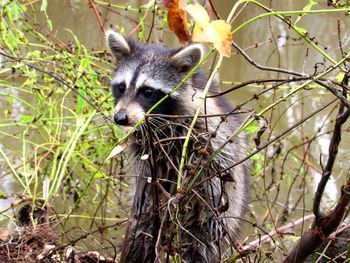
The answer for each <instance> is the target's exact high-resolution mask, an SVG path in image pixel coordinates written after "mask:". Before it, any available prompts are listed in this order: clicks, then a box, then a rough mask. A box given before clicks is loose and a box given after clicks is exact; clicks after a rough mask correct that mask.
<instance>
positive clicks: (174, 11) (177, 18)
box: [164, 0, 190, 43]
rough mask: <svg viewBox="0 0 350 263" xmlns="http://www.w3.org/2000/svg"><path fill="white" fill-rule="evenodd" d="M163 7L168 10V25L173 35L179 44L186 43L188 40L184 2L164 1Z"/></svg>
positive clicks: (182, 0)
mask: <svg viewBox="0 0 350 263" xmlns="http://www.w3.org/2000/svg"><path fill="white" fill-rule="evenodd" d="M164 4H165V7H166V8H168V25H169V28H170V30H171V31H173V32H174V33H175V35H176V36H177V38H178V39H179V40H180V42H182V43H183V42H187V41H188V40H189V39H190V36H189V33H188V28H187V21H186V12H185V6H186V2H185V0H165V1H164Z"/></svg>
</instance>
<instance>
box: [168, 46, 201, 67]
mask: <svg viewBox="0 0 350 263" xmlns="http://www.w3.org/2000/svg"><path fill="white" fill-rule="evenodd" d="M203 53H204V48H203V46H202V45H200V44H194V45H190V46H188V47H185V48H183V49H181V50H180V51H178V52H177V53H175V55H173V56H172V57H171V62H172V64H173V65H175V66H176V67H177V68H179V69H180V71H182V72H187V71H189V70H190V69H192V68H193V67H194V66H196V65H197V64H198V62H199V61H200V60H201V59H202V57H203Z"/></svg>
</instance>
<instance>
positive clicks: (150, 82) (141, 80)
mask: <svg viewBox="0 0 350 263" xmlns="http://www.w3.org/2000/svg"><path fill="white" fill-rule="evenodd" d="M143 86H147V87H151V88H153V89H155V90H161V91H162V92H164V93H169V92H171V91H172V90H173V88H174V87H166V86H165V85H164V83H163V82H162V81H161V80H157V79H152V78H150V77H149V76H148V75H146V74H143V73H140V74H139V76H138V78H137V80H136V90H137V89H139V88H141V87H143ZM172 95H173V96H176V95H178V92H177V91H175V92H174V93H173V94H172Z"/></svg>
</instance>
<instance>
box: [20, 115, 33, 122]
mask: <svg viewBox="0 0 350 263" xmlns="http://www.w3.org/2000/svg"><path fill="white" fill-rule="evenodd" d="M32 120H33V118H32V116H30V115H23V117H22V121H23V122H31V121H32Z"/></svg>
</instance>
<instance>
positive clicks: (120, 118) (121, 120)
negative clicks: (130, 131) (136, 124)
mask: <svg viewBox="0 0 350 263" xmlns="http://www.w3.org/2000/svg"><path fill="white" fill-rule="evenodd" d="M114 121H115V123H116V124H119V125H128V122H129V120H128V115H126V114H124V113H117V114H115V115H114Z"/></svg>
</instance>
